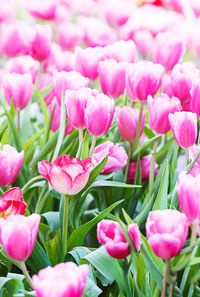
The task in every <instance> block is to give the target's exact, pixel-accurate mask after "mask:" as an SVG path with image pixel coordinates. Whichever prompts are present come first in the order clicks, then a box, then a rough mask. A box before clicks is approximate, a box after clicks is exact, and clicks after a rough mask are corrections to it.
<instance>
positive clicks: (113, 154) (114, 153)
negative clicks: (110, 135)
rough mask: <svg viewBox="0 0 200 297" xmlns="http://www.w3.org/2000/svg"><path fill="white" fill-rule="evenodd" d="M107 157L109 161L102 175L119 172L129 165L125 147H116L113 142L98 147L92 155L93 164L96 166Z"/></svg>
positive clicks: (117, 145)
mask: <svg viewBox="0 0 200 297" xmlns="http://www.w3.org/2000/svg"><path fill="white" fill-rule="evenodd" d="M106 156H108V159H107V162H106V165H105V166H104V168H103V169H102V171H101V174H107V173H110V172H113V171H117V170H119V169H120V168H123V167H124V166H126V164H127V160H128V156H127V154H126V151H125V149H124V148H123V146H119V144H116V145H114V143H112V142H111V141H106V142H104V143H102V144H100V145H98V146H97V147H96V148H95V150H94V152H93V155H92V162H93V164H95V165H96V164H97V163H99V162H100V161H101V160H102V159H103V158H105V157H106Z"/></svg>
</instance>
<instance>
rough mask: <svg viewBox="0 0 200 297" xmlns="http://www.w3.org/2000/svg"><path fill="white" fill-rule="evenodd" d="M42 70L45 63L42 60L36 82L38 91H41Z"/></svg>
mask: <svg viewBox="0 0 200 297" xmlns="http://www.w3.org/2000/svg"><path fill="white" fill-rule="evenodd" d="M42 70H43V63H42V62H40V68H39V71H38V76H37V80H36V83H35V91H36V92H37V91H39V86H40V78H41V75H42Z"/></svg>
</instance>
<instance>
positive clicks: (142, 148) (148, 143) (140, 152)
mask: <svg viewBox="0 0 200 297" xmlns="http://www.w3.org/2000/svg"><path fill="white" fill-rule="evenodd" d="M156 139H161V136H160V135H156V136H155V137H153V138H150V139H148V140H147V141H146V142H145V143H144V144H143V145H142V146H140V147H139V148H138V149H137V150H136V151H134V152H133V154H132V158H131V160H137V158H138V156H139V155H140V157H142V156H143V155H144V152H145V150H146V149H147V148H149V147H150V146H151V145H153V143H154V142H155V140H156Z"/></svg>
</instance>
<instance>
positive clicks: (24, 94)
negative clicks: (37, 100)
mask: <svg viewBox="0 0 200 297" xmlns="http://www.w3.org/2000/svg"><path fill="white" fill-rule="evenodd" d="M2 84H3V88H4V94H5V98H6V101H7V102H8V104H9V105H10V104H11V100H13V102H14V106H15V109H18V110H22V109H24V108H25V107H26V106H27V105H28V103H29V101H30V100H31V97H32V91H33V82H32V77H31V75H30V73H25V74H19V73H7V74H5V75H4V77H3V82H2Z"/></svg>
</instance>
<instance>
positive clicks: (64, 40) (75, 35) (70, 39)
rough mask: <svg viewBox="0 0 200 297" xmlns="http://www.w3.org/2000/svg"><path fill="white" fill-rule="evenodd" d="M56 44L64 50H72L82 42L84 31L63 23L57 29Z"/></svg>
mask: <svg viewBox="0 0 200 297" xmlns="http://www.w3.org/2000/svg"><path fill="white" fill-rule="evenodd" d="M57 36H58V44H60V46H61V47H62V48H63V49H64V50H73V49H74V48H75V47H76V46H77V45H78V44H80V43H81V42H82V41H83V38H84V30H83V28H82V27H81V26H79V25H78V24H73V23H70V22H63V23H61V24H60V25H59V26H58V29H57Z"/></svg>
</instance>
